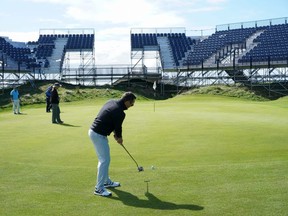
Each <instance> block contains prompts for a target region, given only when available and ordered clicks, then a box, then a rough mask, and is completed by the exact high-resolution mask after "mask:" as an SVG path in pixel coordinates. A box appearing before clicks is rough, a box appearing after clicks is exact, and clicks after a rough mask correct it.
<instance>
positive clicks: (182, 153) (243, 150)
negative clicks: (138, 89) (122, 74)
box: [0, 95, 288, 216]
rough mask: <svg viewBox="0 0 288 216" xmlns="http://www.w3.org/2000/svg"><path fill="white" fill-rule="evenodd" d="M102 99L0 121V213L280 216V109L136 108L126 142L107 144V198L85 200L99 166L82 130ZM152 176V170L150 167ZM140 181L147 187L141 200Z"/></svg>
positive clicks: (219, 102) (218, 104)
mask: <svg viewBox="0 0 288 216" xmlns="http://www.w3.org/2000/svg"><path fill="white" fill-rule="evenodd" d="M105 100H106V99H104V98H98V99H96V100H93V101H92V100H85V101H80V102H71V103H62V104H61V110H62V113H61V116H62V118H63V120H64V121H65V124H64V125H54V124H51V123H50V122H51V114H47V113H45V107H44V105H43V106H42V107H36V106H32V107H25V106H24V107H23V113H24V114H23V115H12V114H11V111H10V110H9V112H8V111H2V112H1V113H0V128H1V130H0V137H1V144H0V148H1V158H0V165H1V167H0V174H1V186H0V187H1V190H0V196H1V204H0V214H1V215H9V216H11V215H95V214H97V215H158V216H160V215H165V216H167V215H181V216H182V215H241V216H242V215H259V216H260V215H261V216H263V215H277V216H278V215H286V214H287V212H288V207H287V201H288V193H287V188H288V181H287V180H288V179H287V172H288V156H287V150H288V146H287V143H288V135H287V130H288V120H287V118H286V117H287V114H288V110H287V108H288V106H287V101H286V100H285V99H283V100H278V101H273V102H255V101H254V102H252V101H247V100H240V99H235V98H228V97H223V96H210V95H182V96H177V97H175V98H173V99H169V100H165V101H146V100H140V101H137V102H136V104H135V107H133V108H131V109H129V110H128V111H126V113H127V115H126V120H125V122H124V125H123V136H124V144H125V145H126V147H127V149H128V150H129V151H130V152H131V154H132V155H133V156H134V157H135V158H136V160H137V161H138V163H139V165H142V166H143V167H144V169H145V171H144V172H141V173H139V172H137V168H136V166H135V164H134V163H133V161H132V160H131V159H130V158H129V156H128V155H127V154H126V152H125V151H124V150H123V149H122V148H121V147H120V146H119V145H118V144H116V143H115V141H113V140H112V139H111V138H109V139H111V142H110V147H111V155H112V161H111V168H110V176H111V178H112V179H114V180H117V181H120V182H121V183H122V186H121V187H120V188H119V189H115V190H113V197H112V198H102V197H97V196H94V195H92V192H93V189H94V185H95V175H96V168H97V158H96V156H95V152H94V149H93V146H92V144H91V142H90V140H89V138H88V136H87V130H88V128H89V126H90V124H91V122H92V120H93V118H94V117H95V115H96V114H97V112H98V110H99V109H100V107H101V106H102V104H103V103H104V102H105ZM152 165H153V166H154V167H155V169H151V166H152ZM145 180H150V183H149V192H148V193H147V185H146V183H145V182H144V181H145Z"/></svg>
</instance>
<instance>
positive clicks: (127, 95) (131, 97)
mask: <svg viewBox="0 0 288 216" xmlns="http://www.w3.org/2000/svg"><path fill="white" fill-rule="evenodd" d="M135 99H136V96H135V95H134V94H133V93H132V92H125V93H124V94H123V95H122V97H121V100H123V101H124V102H125V101H133V100H135Z"/></svg>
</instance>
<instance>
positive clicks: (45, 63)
mask: <svg viewBox="0 0 288 216" xmlns="http://www.w3.org/2000/svg"><path fill="white" fill-rule="evenodd" d="M59 38H67V43H66V45H65V47H63V52H66V51H70V50H87V49H88V50H93V49H94V34H40V35H39V38H38V40H37V41H29V42H28V43H27V44H26V47H14V46H13V45H12V44H11V43H9V41H7V40H6V39H5V38H3V37H0V52H1V53H2V54H4V55H5V56H7V57H8V58H10V59H11V61H12V62H14V66H12V68H13V67H14V68H15V70H16V69H17V70H18V69H19V65H20V66H22V67H21V68H20V69H21V70H25V69H28V70H30V69H35V68H40V67H44V68H48V67H49V65H50V63H49V60H48V59H49V57H51V56H52V54H53V50H54V49H55V41H56V40H57V39H59Z"/></svg>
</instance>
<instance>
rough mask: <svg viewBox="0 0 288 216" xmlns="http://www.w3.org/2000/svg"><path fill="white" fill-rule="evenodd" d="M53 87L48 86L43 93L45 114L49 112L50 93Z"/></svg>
mask: <svg viewBox="0 0 288 216" xmlns="http://www.w3.org/2000/svg"><path fill="white" fill-rule="evenodd" d="M52 88H53V85H51V86H49V87H48V88H47V90H46V92H45V95H46V112H51V111H50V110H51V108H52V106H51V93H52Z"/></svg>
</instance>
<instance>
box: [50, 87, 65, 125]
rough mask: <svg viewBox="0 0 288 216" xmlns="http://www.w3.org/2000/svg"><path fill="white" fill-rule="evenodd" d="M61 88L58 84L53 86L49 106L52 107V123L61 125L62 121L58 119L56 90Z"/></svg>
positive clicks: (58, 99) (58, 109)
mask: <svg viewBox="0 0 288 216" xmlns="http://www.w3.org/2000/svg"><path fill="white" fill-rule="evenodd" d="M59 87H61V85H60V84H59V83H55V84H54V85H53V88H52V91H51V105H52V123H53V124H62V123H63V121H62V120H61V118H60V108H59V101H60V98H59V95H58V91H57V89H58V88H59Z"/></svg>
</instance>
